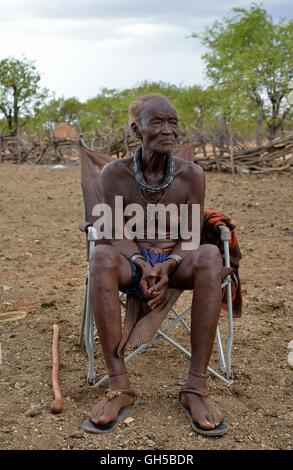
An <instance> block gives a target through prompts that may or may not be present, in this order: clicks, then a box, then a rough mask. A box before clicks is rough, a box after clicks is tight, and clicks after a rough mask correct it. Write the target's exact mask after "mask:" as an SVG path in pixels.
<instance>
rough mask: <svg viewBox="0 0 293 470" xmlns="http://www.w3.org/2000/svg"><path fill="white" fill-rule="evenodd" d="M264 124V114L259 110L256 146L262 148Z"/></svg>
mask: <svg viewBox="0 0 293 470" xmlns="http://www.w3.org/2000/svg"><path fill="white" fill-rule="evenodd" d="M262 122H263V112H262V109H259V112H258V116H257V131H256V145H257V147H260V146H261V144H262Z"/></svg>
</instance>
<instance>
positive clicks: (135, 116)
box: [128, 93, 172, 126]
mask: <svg viewBox="0 0 293 470" xmlns="http://www.w3.org/2000/svg"><path fill="white" fill-rule="evenodd" d="M154 98H161V99H163V100H165V101H167V102H168V103H169V104H170V105H171V106H172V103H171V102H170V100H169V99H168V98H167V96H165V95H162V94H161V93H150V94H149V95H144V96H139V97H138V98H136V100H134V101H132V103H130V105H129V107H128V115H129V125H130V126H131V125H132V124H140V113H141V110H142V108H143V106H144V104H145V103H147V102H148V101H151V100H153V99H154Z"/></svg>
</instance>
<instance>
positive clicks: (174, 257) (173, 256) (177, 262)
mask: <svg viewBox="0 0 293 470" xmlns="http://www.w3.org/2000/svg"><path fill="white" fill-rule="evenodd" d="M168 259H173V260H174V261H175V262H176V264H177V267H178V266H179V264H180V263H181V262H182V261H183V259H182V258H181V256H179V255H173V254H171V255H169V256H168V257H167V258H166V259H165V261H167V260H168Z"/></svg>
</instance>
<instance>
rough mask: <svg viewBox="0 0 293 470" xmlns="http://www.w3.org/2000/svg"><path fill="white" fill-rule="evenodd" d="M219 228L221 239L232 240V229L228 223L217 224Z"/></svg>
mask: <svg viewBox="0 0 293 470" xmlns="http://www.w3.org/2000/svg"><path fill="white" fill-rule="evenodd" d="M217 229H218V230H220V232H221V240H223V241H225V240H227V241H230V240H231V232H230V229H229V228H228V227H227V225H225V224H223V223H222V222H220V223H219V225H218V226H217Z"/></svg>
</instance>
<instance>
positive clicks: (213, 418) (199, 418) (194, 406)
mask: <svg viewBox="0 0 293 470" xmlns="http://www.w3.org/2000/svg"><path fill="white" fill-rule="evenodd" d="M180 402H181V403H182V404H183V405H185V406H187V407H188V408H189V410H190V413H191V416H192V420H193V422H194V423H196V424H198V426H199V427H200V428H202V429H205V430H210V429H215V428H216V427H217V426H219V425H220V424H221V423H222V422H223V421H224V416H223V414H222V413H221V412H220V411H219V410H218V409H217V408H216V407H215V406H214V405H212V404H211V402H210V400H209V399H208V398H207V397H205V396H202V395H197V394H195V393H187V392H181V394H180Z"/></svg>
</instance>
